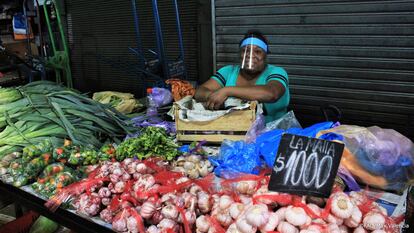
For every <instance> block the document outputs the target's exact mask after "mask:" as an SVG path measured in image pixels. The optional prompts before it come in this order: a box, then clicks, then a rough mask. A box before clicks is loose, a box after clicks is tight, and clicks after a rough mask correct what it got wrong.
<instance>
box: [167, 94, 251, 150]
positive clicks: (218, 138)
mask: <svg viewBox="0 0 414 233" xmlns="http://www.w3.org/2000/svg"><path fill="white" fill-rule="evenodd" d="M256 107H257V102H252V103H251V104H250V108H249V109H246V110H238V111H233V112H231V113H229V114H226V115H224V116H222V117H220V118H218V119H216V120H213V121H206V122H198V121H197V122H196V121H192V122H186V121H183V120H180V118H179V114H178V111H179V106H178V105H176V110H175V113H174V115H175V126H176V129H177V140H178V141H189V142H192V141H203V140H206V141H207V142H212V143H220V142H222V141H223V140H224V139H229V140H244V138H245V134H246V132H247V131H248V130H249V128H250V126H251V125H252V124H253V122H254V121H255V119H256ZM218 131H219V132H220V133H217V132H218ZM205 132H211V134H206V133H205Z"/></svg>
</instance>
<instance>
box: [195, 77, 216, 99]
mask: <svg viewBox="0 0 414 233" xmlns="http://www.w3.org/2000/svg"><path fill="white" fill-rule="evenodd" d="M220 88H221V86H220V84H219V83H217V81H216V80H214V79H212V78H210V79H209V80H208V81H207V82H205V83H203V84H202V85H201V86H199V87H198V88H197V90H196V93H195V95H194V99H195V100H196V101H198V102H207V100H208V97H209V96H210V95H211V94H212V93H213V92H215V91H217V90H219V89H220Z"/></svg>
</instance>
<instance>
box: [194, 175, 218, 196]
mask: <svg viewBox="0 0 414 233" xmlns="http://www.w3.org/2000/svg"><path fill="white" fill-rule="evenodd" d="M214 178H215V177H214V174H213V173H210V174H208V175H207V176H205V177H204V178H202V179H199V180H193V183H194V184H196V185H198V186H200V188H201V189H203V190H204V191H206V192H208V191H209V190H210V189H211V188H212V187H213V184H214Z"/></svg>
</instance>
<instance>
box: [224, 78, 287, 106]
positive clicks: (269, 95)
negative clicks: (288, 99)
mask: <svg viewBox="0 0 414 233" xmlns="http://www.w3.org/2000/svg"><path fill="white" fill-rule="evenodd" d="M226 88H227V87H226ZM223 91H226V92H227V95H228V96H233V97H237V98H240V99H243V100H251V101H252V100H257V101H259V102H262V103H272V102H276V101H277V100H278V99H279V98H280V97H282V96H283V94H285V87H284V86H283V85H282V84H281V83H280V82H278V81H270V82H268V83H267V84H266V85H255V86H252V87H228V88H227V90H223Z"/></svg>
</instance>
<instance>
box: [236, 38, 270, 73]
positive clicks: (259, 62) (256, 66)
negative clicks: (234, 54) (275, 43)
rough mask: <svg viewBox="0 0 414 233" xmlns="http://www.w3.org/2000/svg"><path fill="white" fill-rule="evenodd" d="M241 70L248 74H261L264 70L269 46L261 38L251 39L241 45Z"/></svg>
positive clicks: (245, 40)
mask: <svg viewBox="0 0 414 233" xmlns="http://www.w3.org/2000/svg"><path fill="white" fill-rule="evenodd" d="M240 49H241V52H240V55H241V63H240V69H242V70H245V71H248V72H253V73H254V72H260V71H262V70H263V69H264V63H265V58H266V54H267V51H268V49H267V45H266V43H265V42H264V41H262V40H261V39H259V38H255V37H249V38H246V39H244V40H243V42H242V44H241V45H240Z"/></svg>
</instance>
